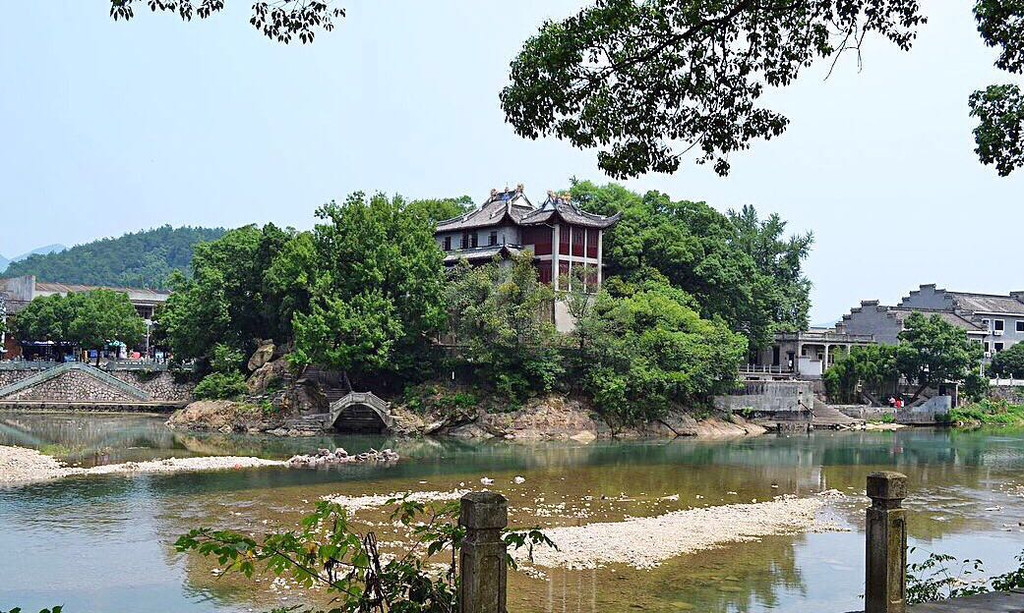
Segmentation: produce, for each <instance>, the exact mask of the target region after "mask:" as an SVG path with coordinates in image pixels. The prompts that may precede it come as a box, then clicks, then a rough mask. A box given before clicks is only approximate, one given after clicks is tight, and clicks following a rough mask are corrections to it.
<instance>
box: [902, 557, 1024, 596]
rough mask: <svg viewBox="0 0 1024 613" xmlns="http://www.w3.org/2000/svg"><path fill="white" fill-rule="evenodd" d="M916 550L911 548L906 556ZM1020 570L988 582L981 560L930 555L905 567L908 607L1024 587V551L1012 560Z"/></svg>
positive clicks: (998, 576)
mask: <svg viewBox="0 0 1024 613" xmlns="http://www.w3.org/2000/svg"><path fill="white" fill-rule="evenodd" d="M915 551H917V548H916V547H911V548H910V550H909V551H908V553H911V554H912V553H914V552H915ZM1014 559H1015V560H1016V561H1017V562H1018V564H1019V567H1018V568H1017V570H1014V571H1010V572H1008V573H1005V574H1002V575H996V576H995V577H992V578H991V579H985V578H984V576H983V575H984V572H985V568H984V564H983V563H982V561H981V560H970V559H967V560H963V561H960V560H958V559H957V558H955V557H953V556H951V555H947V554H941V553H929V554H928V557H927V558H926V559H925V560H924V561H923V562H918V563H915V564H908V565H907V604H910V605H914V604H919V603H922V602H934V601H936V600H948V599H950V598H960V597H963V596H971V595H973V594H984V593H986V592H992V591H996V592H1005V591H1009V590H1013V589H1021V588H1024V552H1021V554H1020V555H1018V556H1017V557H1016V558H1014Z"/></svg>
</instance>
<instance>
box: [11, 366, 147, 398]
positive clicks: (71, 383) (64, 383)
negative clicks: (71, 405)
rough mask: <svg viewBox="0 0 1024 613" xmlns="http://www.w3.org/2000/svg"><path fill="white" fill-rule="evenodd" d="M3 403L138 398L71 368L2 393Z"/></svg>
mask: <svg viewBox="0 0 1024 613" xmlns="http://www.w3.org/2000/svg"><path fill="white" fill-rule="evenodd" d="M3 400H4V401H5V402H13V401H18V400H22V401H30V402H43V401H45V402H84V401H88V402H97V403H105V404H130V403H136V402H138V401H139V400H138V398H135V397H134V396H132V395H130V394H127V393H125V392H122V391H121V390H118V389H114V388H113V387H110V386H109V385H106V384H104V383H103V382H101V381H99V380H98V379H96V378H94V377H91V376H89V375H87V374H85V373H84V372H81V371H77V370H72V371H70V372H66V373H64V374H62V375H60V376H58V377H54V378H53V379H50V380H49V381H43V382H42V383H40V384H38V385H33V386H32V387H29V388H26V389H23V390H20V391H18V392H15V393H13V394H11V395H10V396H5V397H4V398H3Z"/></svg>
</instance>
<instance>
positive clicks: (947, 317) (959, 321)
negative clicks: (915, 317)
mask: <svg viewBox="0 0 1024 613" xmlns="http://www.w3.org/2000/svg"><path fill="white" fill-rule="evenodd" d="M889 312H890V313H892V314H893V315H894V316H895V317H896V319H897V320H898V321H899V322H900V323H901V324H902V323H903V321H904V320H906V319H907V318H908V317H910V315H911V314H912V313H920V314H922V315H924V316H925V317H930V316H932V315H938V316H939V317H941V318H942V319H943V320H944V321H946V322H948V323H951V324H953V325H954V326H956V327H958V328H963V329H964V330H967V331H968V332H985V331H987V330H986V329H985V328H983V327H982V326H981V324H979V323H975V322H973V321H971V320H969V319H965V318H964V317H961V316H960V315H957V314H956V313H950V312H949V311H929V310H928V309H909V308H901V307H889Z"/></svg>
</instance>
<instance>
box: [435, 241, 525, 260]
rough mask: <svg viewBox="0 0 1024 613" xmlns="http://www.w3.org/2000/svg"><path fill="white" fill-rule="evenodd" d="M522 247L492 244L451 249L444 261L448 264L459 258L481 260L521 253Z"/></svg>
mask: <svg viewBox="0 0 1024 613" xmlns="http://www.w3.org/2000/svg"><path fill="white" fill-rule="evenodd" d="M522 251H523V250H522V249H520V248H519V247H514V246H511V245H490V246H487V247H476V248H473V249H460V250H459V251H451V252H449V253H446V254H445V255H444V261H445V263H446V264H454V263H455V262H458V261H459V260H469V261H471V262H472V261H479V260H491V259H494V256H496V255H499V254H501V255H519V254H520V253H522Z"/></svg>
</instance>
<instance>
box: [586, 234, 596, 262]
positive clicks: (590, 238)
mask: <svg viewBox="0 0 1024 613" xmlns="http://www.w3.org/2000/svg"><path fill="white" fill-rule="evenodd" d="M598 240H599V239H598V231H597V230H594V229H593V228H591V229H589V230H587V257H588V258H596V257H597V242H598Z"/></svg>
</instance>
